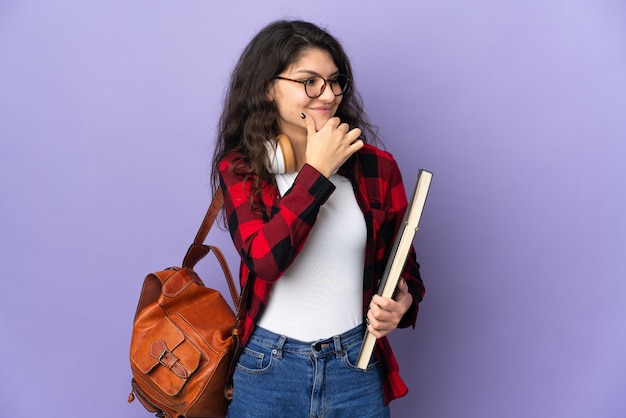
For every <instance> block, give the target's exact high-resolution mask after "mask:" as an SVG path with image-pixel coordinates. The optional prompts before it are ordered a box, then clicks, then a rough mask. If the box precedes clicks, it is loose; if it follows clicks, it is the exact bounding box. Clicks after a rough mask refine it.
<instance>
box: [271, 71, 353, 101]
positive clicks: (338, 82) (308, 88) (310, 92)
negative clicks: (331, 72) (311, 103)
mask: <svg viewBox="0 0 626 418" xmlns="http://www.w3.org/2000/svg"><path fill="white" fill-rule="evenodd" d="M274 78H275V79H278V80H287V81H292V82H294V83H300V84H302V85H304V92H305V93H306V95H307V96H309V97H310V98H311V99H315V98H317V97H320V96H321V95H322V94H323V93H324V90H326V84H327V83H328V84H330V90H331V91H332V92H333V94H334V95H335V96H341V95H342V94H343V93H344V92H346V91H347V90H348V82H349V81H350V80H349V79H348V76H346V75H343V74H339V75H338V76H336V77H335V78H332V79H330V80H326V79H325V78H323V77H321V76H319V75H316V76H313V77H311V78H307V79H306V80H294V79H291V78H287V77H281V76H276V77H274Z"/></svg>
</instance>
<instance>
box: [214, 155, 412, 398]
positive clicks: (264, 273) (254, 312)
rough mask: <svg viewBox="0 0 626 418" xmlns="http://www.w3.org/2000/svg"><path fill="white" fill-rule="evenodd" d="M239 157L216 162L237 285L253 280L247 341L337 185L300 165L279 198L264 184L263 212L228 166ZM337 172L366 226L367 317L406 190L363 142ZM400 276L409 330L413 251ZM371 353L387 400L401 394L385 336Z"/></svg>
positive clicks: (385, 160) (388, 159) (386, 158)
mask: <svg viewBox="0 0 626 418" xmlns="http://www.w3.org/2000/svg"><path fill="white" fill-rule="evenodd" d="M238 159H239V156H238V155H236V154H233V155H230V156H228V157H226V158H224V159H223V160H222V161H221V162H220V164H219V173H220V181H221V187H222V190H223V192H224V210H225V211H226V220H227V223H228V227H229V230H230V233H231V236H232V239H233V242H234V244H235V247H236V249H237V251H238V252H239V255H240V256H241V266H240V270H239V280H240V284H241V285H242V286H243V284H244V282H245V280H249V279H253V280H254V283H253V288H252V292H251V295H250V299H249V302H248V308H247V314H246V318H245V321H244V334H243V336H242V340H241V344H242V345H245V344H246V342H247V341H248V339H249V337H250V335H251V334H252V331H253V330H254V327H255V324H256V321H257V319H258V318H260V315H261V314H262V313H263V310H264V308H265V306H266V304H267V302H268V299H269V296H270V290H271V288H272V284H273V283H274V282H275V281H276V280H279V279H280V277H281V275H282V274H283V272H284V271H285V270H286V269H287V268H288V267H289V266H290V265H291V263H292V262H293V260H294V259H295V257H296V256H297V255H298V253H299V252H300V251H301V250H302V248H303V245H304V243H305V241H306V239H307V237H308V235H309V232H310V231H311V228H313V226H314V225H315V220H316V218H317V214H318V212H319V209H320V207H321V205H323V204H324V202H325V201H326V199H327V198H328V197H329V196H330V194H331V193H332V192H333V191H334V188H335V186H334V185H333V184H332V182H331V181H330V180H328V179H327V178H326V177H324V176H323V175H321V174H320V173H319V172H318V171H317V170H316V169H314V168H313V167H312V166H309V165H304V167H303V168H302V170H301V171H300V173H299V175H298V177H297V178H296V180H295V182H294V184H293V187H292V188H291V189H290V190H289V191H288V192H287V193H286V194H285V195H284V196H283V197H282V198H281V197H280V195H279V192H278V189H277V188H276V187H275V186H272V185H269V184H264V185H263V189H262V194H261V199H262V202H263V204H264V205H265V207H266V208H267V209H268V210H267V212H268V213H267V214H266V213H263V212H262V211H258V210H254V209H253V208H252V205H251V203H250V199H249V196H250V190H251V181H249V179H245V178H244V176H242V175H238V174H235V173H234V172H233V170H232V166H233V163H234V161H236V160H238ZM339 174H341V175H343V176H345V177H347V178H348V179H350V181H351V182H352V185H353V188H354V191H355V196H356V199H357V202H358V204H359V206H360V208H361V210H362V211H363V215H364V217H365V221H366V225H367V235H368V236H367V244H366V253H365V266H364V270H363V317H365V315H366V311H367V307H368V306H369V303H370V300H371V298H372V296H373V295H374V293H375V292H376V290H377V289H378V282H379V280H380V278H381V276H382V273H383V271H384V269H385V265H386V262H387V258H388V256H389V251H390V249H391V246H392V243H393V240H394V238H395V235H396V233H397V231H398V229H399V227H400V224H401V222H402V218H403V216H404V212H405V210H406V207H407V199H406V193H405V189H404V185H403V183H402V178H401V174H400V170H399V169H398V166H397V164H396V162H395V161H394V159H393V157H392V156H391V155H390V154H389V153H387V152H384V151H382V150H380V149H378V148H376V147H374V146H371V145H365V147H363V148H362V149H361V150H360V151H359V152H358V153H357V154H356V155H355V156H353V157H351V158H350V159H349V160H348V161H347V162H346V163H345V164H344V165H343V166H342V167H341V169H340V170H339ZM402 277H403V278H404V279H405V280H406V281H407V284H408V286H409V291H410V293H411V294H412V295H413V297H414V300H413V305H412V307H411V308H410V309H409V311H408V312H407V313H406V314H405V315H404V317H403V318H402V320H401V322H400V324H399V327H401V328H403V327H408V326H413V327H414V326H415V320H416V317H417V311H418V303H419V302H420V301H421V300H422V297H423V296H424V285H423V283H422V280H421V277H420V273H419V264H418V263H417V262H416V261H415V252H414V250H413V248H411V252H410V255H409V258H408V261H407V263H406V265H405V268H404V272H403V275H402ZM376 355H377V356H378V358H379V359H380V360H382V362H383V364H384V365H385V370H386V376H387V379H386V381H385V384H384V387H383V390H384V395H385V403H389V402H390V401H391V400H393V399H396V398H398V397H401V396H404V395H405V394H406V393H407V392H408V388H407V386H406V385H405V384H404V382H403V381H402V379H401V378H400V375H399V372H398V364H397V362H396V359H395V357H394V355H393V352H392V350H391V346H390V344H389V342H388V340H387V338H386V337H384V338H380V339H378V340H377V342H376Z"/></svg>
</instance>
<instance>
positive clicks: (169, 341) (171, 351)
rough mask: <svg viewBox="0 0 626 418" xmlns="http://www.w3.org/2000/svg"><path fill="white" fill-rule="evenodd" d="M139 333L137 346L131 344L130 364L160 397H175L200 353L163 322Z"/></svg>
mask: <svg viewBox="0 0 626 418" xmlns="http://www.w3.org/2000/svg"><path fill="white" fill-rule="evenodd" d="M143 331H144V334H143V335H142V336H141V344H134V347H133V348H134V350H133V352H131V361H133V362H134V363H135V365H136V367H137V368H138V369H139V370H140V371H141V372H142V373H144V374H146V375H149V376H150V378H151V379H152V381H153V383H154V384H156V385H157V386H158V387H159V388H160V389H161V390H162V391H163V392H164V393H167V394H169V395H176V394H178V393H179V392H180V391H181V390H182V388H183V386H184V385H185V383H186V382H187V380H188V378H189V377H190V376H191V375H192V374H193V373H194V372H195V371H196V370H197V369H198V366H199V365H200V360H201V356H202V355H201V353H200V351H199V350H198V349H197V348H196V347H194V346H193V345H192V344H190V343H189V342H188V341H186V340H185V337H184V335H183V334H182V333H181V331H180V330H179V329H178V328H177V327H176V326H175V325H174V324H172V323H171V321H170V320H169V319H167V318H164V320H162V321H159V322H158V323H157V324H155V326H154V327H152V328H151V329H145V330H143Z"/></svg>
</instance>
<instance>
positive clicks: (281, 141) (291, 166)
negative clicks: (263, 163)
mask: <svg viewBox="0 0 626 418" xmlns="http://www.w3.org/2000/svg"><path fill="white" fill-rule="evenodd" d="M276 142H277V143H278V147H277V154H278V148H279V149H280V152H281V153H282V157H283V158H282V160H283V163H284V167H285V171H284V172H285V173H293V172H295V171H296V155H295V153H294V152H293V147H292V146H291V141H289V138H287V135H283V134H280V135H278V138H276ZM276 157H277V159H278V155H276Z"/></svg>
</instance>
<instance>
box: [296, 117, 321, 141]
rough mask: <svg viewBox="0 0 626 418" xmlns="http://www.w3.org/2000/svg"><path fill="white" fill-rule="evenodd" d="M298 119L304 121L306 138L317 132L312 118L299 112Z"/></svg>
mask: <svg viewBox="0 0 626 418" xmlns="http://www.w3.org/2000/svg"><path fill="white" fill-rule="evenodd" d="M300 117H301V118H302V119H303V120H304V126H306V133H307V138H310V137H311V136H312V135H315V133H316V132H317V131H316V130H315V121H314V120H313V118H310V117H309V116H308V115H307V114H306V113H304V112H300Z"/></svg>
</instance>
